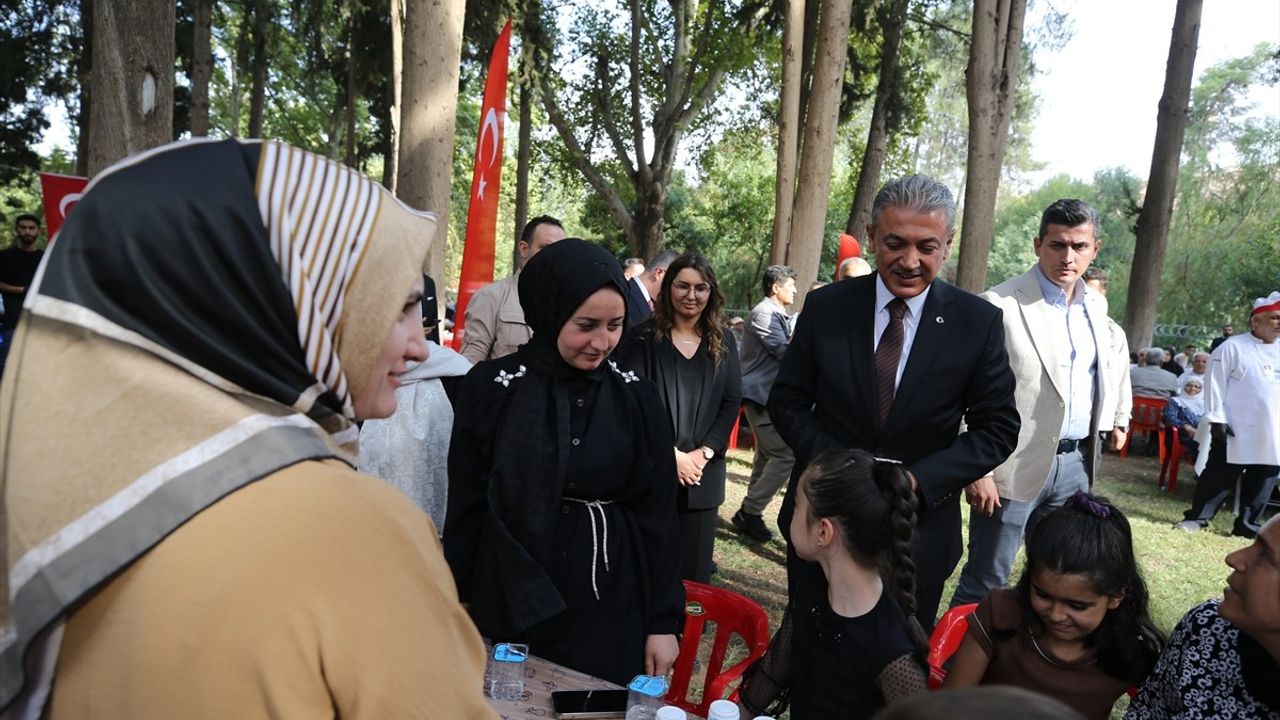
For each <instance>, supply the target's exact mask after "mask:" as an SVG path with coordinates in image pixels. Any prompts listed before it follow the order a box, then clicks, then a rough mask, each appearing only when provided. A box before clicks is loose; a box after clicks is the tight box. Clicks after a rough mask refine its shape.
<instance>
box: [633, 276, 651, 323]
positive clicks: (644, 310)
mask: <svg viewBox="0 0 1280 720" xmlns="http://www.w3.org/2000/svg"><path fill="white" fill-rule="evenodd" d="M652 314H653V308H651V307H649V300H648V299H647V298H645V296H644V291H643V290H641V289H640V281H639V280H637V279H635V278H631V279H630V280H628V281H627V325H628V326H630V327H635V326H636V325H639V324H640V323H642V322H644V321H645V320H647V319H649V316H650V315H652Z"/></svg>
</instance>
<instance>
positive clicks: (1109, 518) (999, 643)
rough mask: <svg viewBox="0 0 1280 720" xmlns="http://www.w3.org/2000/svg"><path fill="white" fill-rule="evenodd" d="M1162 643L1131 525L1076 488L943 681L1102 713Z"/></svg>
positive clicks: (1030, 543)
mask: <svg viewBox="0 0 1280 720" xmlns="http://www.w3.org/2000/svg"><path fill="white" fill-rule="evenodd" d="M1163 645H1164V635H1163V634H1162V633H1161V632H1160V631H1159V630H1158V629H1156V627H1155V625H1154V624H1152V622H1151V618H1150V617H1148V615H1147V586H1146V583H1144V582H1143V580H1142V575H1141V574H1140V573H1139V572H1138V563H1137V561H1136V560H1135V559H1134V557H1133V535H1132V533H1131V532H1130V530H1129V521H1128V520H1127V519H1125V516H1124V514H1123V513H1121V512H1120V510H1119V509H1118V508H1116V507H1115V506H1114V505H1112V504H1110V503H1109V502H1107V500H1106V498H1103V497H1098V496H1094V495H1089V494H1088V493H1084V492H1079V493H1076V494H1075V495H1074V496H1073V497H1072V498H1071V499H1070V500H1068V501H1067V504H1066V505H1064V506H1063V507H1061V508H1058V509H1057V510H1055V511H1053V513H1051V514H1050V515H1049V516H1048V517H1046V518H1045V519H1044V520H1042V521H1041V522H1040V523H1039V524H1038V525H1036V528H1035V530H1034V531H1033V532H1032V533H1031V537H1029V538H1027V563H1026V568H1025V569H1024V570H1023V572H1022V579H1021V580H1019V581H1018V586H1017V588H1011V589H1001V590H995V591H993V592H992V593H991V594H990V595H988V596H987V597H986V599H984V600H983V601H982V602H980V603H978V608H977V610H975V611H974V613H973V615H971V616H969V628H968V631H967V633H966V635H965V638H964V641H963V643H961V645H960V649H959V650H958V651H956V654H955V657H954V660H953V662H952V667H951V669H950V670H949V671H948V673H947V679H946V681H945V682H944V683H943V687H946V688H953V687H965V686H969V685H978V684H982V685H1013V686H1015V687H1021V688H1026V689H1027V690H1033V691H1035V692H1038V693H1042V694H1044V695H1048V696H1049V697H1052V698H1056V699H1058V700H1061V701H1062V702H1064V703H1066V704H1067V705H1069V706H1071V707H1072V708H1074V709H1075V710H1077V711H1078V712H1079V713H1080V714H1081V715H1083V716H1084V717H1086V718H1106V717H1108V716H1109V715H1110V713H1111V706H1112V705H1113V704H1115V701H1116V699H1117V698H1119V697H1120V695H1121V694H1122V693H1123V692H1124V691H1125V690H1126V689H1127V688H1129V687H1132V686H1134V685H1137V684H1139V683H1141V682H1142V680H1143V678H1145V677H1146V676H1147V673H1149V672H1150V671H1151V668H1152V667H1153V666H1154V665H1155V662H1156V659H1157V658H1158V657H1159V655H1160V649H1161V647H1163Z"/></svg>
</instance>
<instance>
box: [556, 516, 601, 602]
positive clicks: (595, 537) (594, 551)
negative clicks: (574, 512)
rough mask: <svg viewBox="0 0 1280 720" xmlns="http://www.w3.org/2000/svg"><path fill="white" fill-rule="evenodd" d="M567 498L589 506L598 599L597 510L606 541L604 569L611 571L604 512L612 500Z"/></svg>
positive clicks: (593, 587) (593, 585) (593, 575)
mask: <svg viewBox="0 0 1280 720" xmlns="http://www.w3.org/2000/svg"><path fill="white" fill-rule="evenodd" d="M564 499H565V500H568V501H570V502H576V503H582V504H583V505H586V506H587V517H589V518H591V591H592V592H594V593H595V594H596V599H597V600H599V599H600V588H599V587H597V586H596V562H597V561H596V558H597V557H598V556H599V554H600V542H601V540H598V539H597V535H596V512H597V511H598V512H599V513H600V526H601V529H602V532H601V533H600V534H601V535H603V542H604V571H605V572H609V519H608V518H607V517H606V516H605V514H604V506H605V505H612V504H613V501H612V500H582V499H580V498H571V497H566V498H564Z"/></svg>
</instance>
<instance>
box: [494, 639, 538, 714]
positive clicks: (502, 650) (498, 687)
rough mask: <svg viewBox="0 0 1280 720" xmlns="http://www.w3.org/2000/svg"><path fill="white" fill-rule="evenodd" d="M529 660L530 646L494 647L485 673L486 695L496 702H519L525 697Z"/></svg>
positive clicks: (502, 645)
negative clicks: (525, 681)
mask: <svg viewBox="0 0 1280 720" xmlns="http://www.w3.org/2000/svg"><path fill="white" fill-rule="evenodd" d="M528 659H529V646H528V645H520V644H517V643H498V644H497V645H494V646H493V654H492V655H490V656H489V667H488V669H487V670H486V671H485V680H484V694H485V695H488V696H489V697H491V698H493V699H494V700H519V699H520V698H521V696H523V695H524V663H525V660H528Z"/></svg>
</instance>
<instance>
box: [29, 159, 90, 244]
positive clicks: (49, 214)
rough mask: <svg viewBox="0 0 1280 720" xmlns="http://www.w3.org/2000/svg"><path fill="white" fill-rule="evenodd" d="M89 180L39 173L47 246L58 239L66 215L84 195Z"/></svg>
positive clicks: (72, 176)
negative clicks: (47, 234)
mask: <svg viewBox="0 0 1280 720" xmlns="http://www.w3.org/2000/svg"><path fill="white" fill-rule="evenodd" d="M88 184H89V178H82V177H75V176H74V175H57V174H55V173H40V193H41V194H42V195H44V226H45V227H46V228H47V229H48V232H49V244H50V245H52V244H53V241H54V240H57V239H58V231H59V230H61V229H62V223H63V222H64V221H65V220H66V219H67V213H70V212H71V208H72V207H73V206H74V205H75V204H76V201H77V200H79V199H80V196H81V195H83V194H84V188H85V186H86V185H88Z"/></svg>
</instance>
